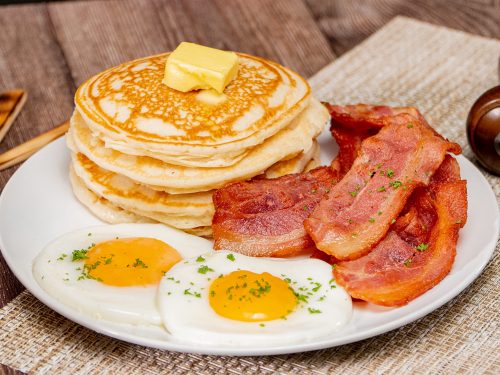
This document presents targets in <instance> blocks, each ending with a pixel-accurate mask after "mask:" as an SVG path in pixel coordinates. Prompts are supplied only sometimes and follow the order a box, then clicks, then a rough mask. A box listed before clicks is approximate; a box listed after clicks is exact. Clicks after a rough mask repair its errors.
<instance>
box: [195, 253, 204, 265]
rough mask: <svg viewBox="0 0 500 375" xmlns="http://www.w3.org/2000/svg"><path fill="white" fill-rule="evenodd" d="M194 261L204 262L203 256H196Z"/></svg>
mask: <svg viewBox="0 0 500 375" xmlns="http://www.w3.org/2000/svg"><path fill="white" fill-rule="evenodd" d="M196 261H197V262H198V263H200V262H204V261H205V258H203V257H202V256H201V255H200V256H199V257H198V258H196Z"/></svg>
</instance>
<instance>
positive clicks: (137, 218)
mask: <svg viewBox="0 0 500 375" xmlns="http://www.w3.org/2000/svg"><path fill="white" fill-rule="evenodd" d="M69 177H70V182H71V186H72V188H73V193H74V194H75V197H76V198H77V199H78V200H79V201H80V203H82V204H83V205H84V206H85V207H87V208H88V210H89V211H90V212H92V213H93V214H94V215H95V216H97V217H98V218H99V219H101V220H102V221H104V222H106V223H110V224H120V223H155V222H160V223H162V221H161V220H155V219H152V218H150V217H146V216H145V215H140V214H137V213H134V212H131V211H128V210H126V209H124V208H122V207H119V206H118V205H116V204H114V203H112V202H110V201H108V200H107V199H105V198H103V197H99V196H98V195H97V194H95V193H94V192H92V191H91V190H90V189H88V188H87V187H86V186H85V184H84V182H83V181H82V179H81V178H80V177H78V175H77V174H76V173H75V171H74V169H73V167H70V172H69ZM153 215H154V214H153ZM157 218H158V219H161V216H158V217H157ZM164 224H167V225H170V226H173V225H171V224H168V223H164ZM183 230H184V231H185V232H187V233H190V234H194V235H197V236H204V237H209V236H211V234H212V229H211V227H210V225H207V226H198V227H192V228H184V229H183Z"/></svg>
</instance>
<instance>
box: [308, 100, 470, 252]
mask: <svg viewBox="0 0 500 375" xmlns="http://www.w3.org/2000/svg"><path fill="white" fill-rule="evenodd" d="M415 111H416V110H415ZM415 116H418V111H417V112H416V115H411V114H408V113H402V114H398V115H395V116H392V117H384V118H383V119H384V120H383V125H380V126H383V127H382V129H381V130H379V132H378V133H377V134H376V135H375V136H372V137H369V138H367V139H365V140H364V141H363V143H362V144H361V148H360V150H359V152H358V156H357V158H356V160H355V161H354V163H353V165H352V167H351V168H350V169H349V171H348V172H347V174H346V175H345V176H344V177H343V179H342V180H341V181H339V183H338V184H337V185H335V187H333V188H332V189H331V191H330V192H329V193H328V194H327V195H325V197H324V198H323V199H322V200H321V202H320V203H319V204H318V205H317V207H316V208H315V209H314V211H313V212H312V214H311V215H310V216H309V218H307V219H306V220H305V222H304V226H305V228H306V231H307V232H308V233H309V235H310V236H311V237H312V238H313V240H314V242H315V244H316V246H317V247H318V248H319V249H320V250H322V251H324V252H326V253H328V254H330V255H333V256H335V257H336V258H338V259H340V260H347V259H356V258H359V257H360V256H362V255H364V254H366V253H368V252H369V251H370V249H372V248H373V246H375V245H376V244H377V243H378V242H379V241H380V240H381V239H382V238H383V237H384V236H385V235H386V233H387V231H388V229H389V227H390V225H391V221H392V220H393V219H395V218H397V217H398V215H399V213H400V212H401V210H402V209H403V208H404V206H405V203H406V201H407V200H408V198H409V196H410V195H411V193H412V192H413V190H414V189H415V188H416V187H418V186H425V185H427V184H428V183H429V180H430V177H431V176H432V174H433V173H434V172H435V171H436V169H437V168H438V167H439V165H440V164H441V163H442V162H443V160H444V157H445V155H446V153H447V152H448V151H451V152H454V153H459V152H460V146H459V145H457V144H455V143H451V142H449V141H447V140H445V139H443V138H442V137H441V136H439V135H438V134H437V133H436V132H435V131H434V130H433V129H432V128H430V127H429V126H428V124H427V123H426V122H425V120H423V118H420V117H415ZM374 118H375V119H377V117H376V116H375V117H374ZM377 121H378V120H377ZM375 122H376V121H375ZM365 127H367V126H365Z"/></svg>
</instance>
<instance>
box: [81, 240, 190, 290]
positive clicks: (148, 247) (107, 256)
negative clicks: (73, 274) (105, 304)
mask: <svg viewBox="0 0 500 375" xmlns="http://www.w3.org/2000/svg"><path fill="white" fill-rule="evenodd" d="M181 259H182V257H181V256H180V254H179V253H178V252H177V251H176V250H175V249H174V248H173V247H171V246H169V245H167V244H166V243H165V242H163V241H160V240H157V239H154V238H143V237H137V238H122V239H116V240H111V241H106V242H101V243H99V244H97V245H95V246H94V247H92V248H91V249H90V250H88V251H87V253H86V258H85V266H84V271H85V272H86V274H87V275H88V278H91V279H94V280H98V281H100V282H102V283H104V284H107V285H114V286H143V285H151V284H158V283H159V282H160V280H161V278H162V277H163V275H164V273H165V272H166V271H168V270H169V269H170V268H171V267H172V266H173V265H174V264H176V263H177V262H179V261H180V260H181Z"/></svg>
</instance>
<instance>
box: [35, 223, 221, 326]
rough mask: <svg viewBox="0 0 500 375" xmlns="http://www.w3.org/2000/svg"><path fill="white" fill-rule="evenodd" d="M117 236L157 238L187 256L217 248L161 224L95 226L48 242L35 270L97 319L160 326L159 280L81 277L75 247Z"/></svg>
mask: <svg viewBox="0 0 500 375" xmlns="http://www.w3.org/2000/svg"><path fill="white" fill-rule="evenodd" d="M116 237H119V238H127V237H149V238H156V239H158V240H161V241H163V242H165V243H167V244H169V245H170V246H172V247H173V248H174V249H176V250H177V251H178V252H179V254H180V255H181V256H182V257H183V258H191V257H197V256H198V255H200V254H202V253H206V252H207V251H211V249H212V243H211V242H210V241H208V240H205V239H203V238H200V237H196V236H193V235H189V234H187V233H185V232H182V231H179V230H176V229H172V228H169V227H166V226H164V225H162V224H118V225H103V226H96V227H90V228H84V229H80V230H77V231H74V232H71V233H67V234H65V235H63V236H61V237H59V238H58V239H56V240H55V241H53V242H51V243H50V244H48V245H47V246H46V247H45V248H44V249H43V250H42V251H41V253H40V254H39V255H38V256H37V257H36V259H35V260H34V262H33V275H34V277H35V279H36V280H37V282H38V284H39V285H40V286H41V287H42V288H43V289H44V290H45V291H46V292H47V293H48V294H50V295H51V296H52V297H53V298H55V299H57V300H58V301H59V302H61V303H62V304H65V305H67V306H69V307H71V308H73V309H74V310H76V311H77V312H79V313H81V314H84V315H87V316H89V317H91V318H93V319H98V320H100V319H102V320H106V321H111V322H116V323H126V324H133V325H157V326H161V323H162V321H161V316H160V314H159V310H158V307H157V302H156V301H157V299H156V295H157V291H158V286H157V285H153V286H134V287H118V286H110V285H106V284H103V283H101V282H99V281H96V280H91V279H83V280H78V278H79V276H80V275H81V270H78V269H77V268H81V267H83V264H84V263H83V261H79V262H73V261H72V252H73V250H77V249H87V248H88V247H89V246H91V245H92V244H97V243H100V242H103V241H108V240H112V239H115V238H116ZM63 254H66V255H63ZM181 262H182V261H181Z"/></svg>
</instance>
